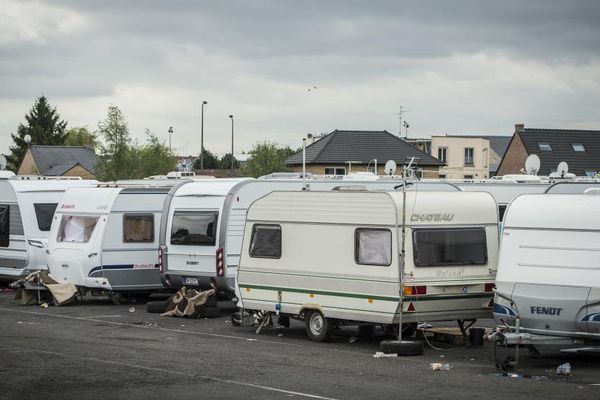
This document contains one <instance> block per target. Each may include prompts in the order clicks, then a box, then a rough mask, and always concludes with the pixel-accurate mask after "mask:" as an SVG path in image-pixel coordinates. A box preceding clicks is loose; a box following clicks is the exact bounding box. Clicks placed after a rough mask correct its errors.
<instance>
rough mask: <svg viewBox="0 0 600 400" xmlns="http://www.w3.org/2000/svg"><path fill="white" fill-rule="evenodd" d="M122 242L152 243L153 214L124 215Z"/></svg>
mask: <svg viewBox="0 0 600 400" xmlns="http://www.w3.org/2000/svg"><path fill="white" fill-rule="evenodd" d="M123 242H124V243H152V242H154V214H124V215H123Z"/></svg>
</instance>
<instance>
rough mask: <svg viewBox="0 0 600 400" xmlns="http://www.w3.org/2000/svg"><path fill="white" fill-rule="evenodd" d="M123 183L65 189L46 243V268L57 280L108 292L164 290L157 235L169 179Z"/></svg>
mask: <svg viewBox="0 0 600 400" xmlns="http://www.w3.org/2000/svg"><path fill="white" fill-rule="evenodd" d="M123 184H124V185H125V186H127V185H126V182H122V185H121V186H116V187H115V186H113V187H110V186H108V187H95V188H77V189H70V190H67V191H66V192H65V195H64V197H63V199H62V201H61V202H60V204H59V206H58V209H57V211H56V215H55V216H54V222H53V223H52V231H51V233H50V240H49V246H48V247H49V255H48V268H49V270H50V274H51V276H52V277H53V278H54V279H55V280H56V281H58V282H61V283H62V282H70V283H73V284H74V285H76V286H78V287H81V288H91V289H102V290H107V291H111V292H124V291H126V292H133V291H138V292H139V291H145V292H147V291H153V290H158V289H162V288H163V285H162V283H161V280H160V274H159V269H158V259H157V252H158V237H159V227H160V224H161V218H162V210H163V203H164V201H165V199H166V198H167V195H168V193H169V190H170V189H171V187H172V185H173V183H172V182H169V183H163V186H161V185H160V183H153V185H155V186H148V187H145V186H142V185H139V184H137V185H136V184H132V185H130V186H129V187H123ZM146 184H148V182H146Z"/></svg>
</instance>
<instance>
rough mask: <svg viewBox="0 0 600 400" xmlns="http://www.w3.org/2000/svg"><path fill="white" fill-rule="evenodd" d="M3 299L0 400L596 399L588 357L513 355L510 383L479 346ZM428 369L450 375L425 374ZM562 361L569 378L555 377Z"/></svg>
mask: <svg viewBox="0 0 600 400" xmlns="http://www.w3.org/2000/svg"><path fill="white" fill-rule="evenodd" d="M13 296H14V293H6V292H3V293H0V352H1V354H2V355H1V356H0V399H19V400H23V399H42V398H43V399H86V400H87V399H138V398H143V399H173V398H177V399H205V398H206V399H261V398H309V399H310V398H313V399H365V398H371V399H396V398H401V399H412V398H414V399H454V398H461V399H480V398H486V399H504V400H505V399H521V398H531V399H534V398H535V399H540V398H544V399H554V398H557V399H558V398H560V399H569V398H576V399H599V398H600V358H593V357H583V356H570V355H569V356H567V355H564V354H560V353H548V354H544V357H543V358H542V359H534V358H531V357H528V356H524V357H522V358H521V362H520V365H519V367H518V369H517V371H516V372H517V373H519V374H520V375H519V377H510V376H503V375H502V374H501V373H499V371H498V370H497V369H496V368H495V367H494V362H493V356H492V351H491V349H492V346H491V345H490V344H486V345H485V346H484V347H483V348H482V347H478V348H474V347H468V348H464V347H461V346H458V345H448V344H444V343H432V344H433V345H434V346H436V347H445V349H444V350H442V351H438V350H433V349H432V348H430V347H426V349H425V354H424V355H423V356H419V357H403V358H384V359H381V358H380V359H377V358H374V357H373V354H374V353H375V352H376V351H378V345H379V341H380V340H381V339H382V338H383V337H382V333H380V334H377V333H376V336H375V337H370V338H365V337H357V335H358V333H357V330H356V329H351V328H344V329H342V330H341V331H340V332H339V333H338V335H337V336H335V337H333V338H332V340H331V341H330V342H327V343H314V342H311V341H310V340H309V339H308V338H307V337H306V334H305V332H304V326H303V324H301V323H300V322H296V321H294V323H293V324H292V326H291V327H290V328H271V329H265V330H263V332H261V333H260V334H259V335H257V334H255V332H254V329H252V328H248V327H234V326H232V325H231V323H230V322H229V318H228V317H229V314H230V313H231V307H226V306H227V304H226V303H220V306H221V307H222V308H223V310H222V313H221V316H220V317H219V318H211V319H199V320H189V319H180V318H168V317H161V316H160V315H159V314H150V313H146V311H145V307H144V304H143V303H140V301H139V300H138V301H137V302H136V303H135V304H133V303H131V304H123V305H113V304H112V303H111V302H110V301H107V300H88V301H86V302H84V303H76V304H72V305H69V306H64V307H52V306H50V307H48V308H42V307H40V306H22V305H20V304H18V303H17V302H16V301H14V300H12V298H13ZM482 323H483V324H485V323H488V324H489V323H491V322H490V321H483V322H482ZM482 323H480V324H479V326H481V325H482ZM437 362H441V363H448V364H449V365H450V370H448V371H432V370H431V369H430V363H437ZM563 362H570V363H571V365H572V376H569V377H564V376H558V375H556V374H555V372H554V371H555V369H556V367H557V366H558V365H559V364H561V363H563ZM521 375H523V377H520V376H521Z"/></svg>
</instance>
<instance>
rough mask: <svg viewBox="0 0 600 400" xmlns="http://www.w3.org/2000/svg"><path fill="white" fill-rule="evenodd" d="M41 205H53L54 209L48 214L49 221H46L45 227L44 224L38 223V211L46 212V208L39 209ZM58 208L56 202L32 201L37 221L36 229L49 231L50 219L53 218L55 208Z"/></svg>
mask: <svg viewBox="0 0 600 400" xmlns="http://www.w3.org/2000/svg"><path fill="white" fill-rule="evenodd" d="M42 206H54V211H52V215H51V216H50V221H48V227H47V229H46V226H45V225H42V224H41V223H40V212H46V211H47V210H41V207H42ZM57 208H58V203H33V210H34V211H35V221H36V222H37V226H38V229H39V230H40V231H41V232H50V228H51V227H52V221H53V220H54V214H55V213H56V209H57Z"/></svg>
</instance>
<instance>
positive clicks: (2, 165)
mask: <svg viewBox="0 0 600 400" xmlns="http://www.w3.org/2000/svg"><path fill="white" fill-rule="evenodd" d="M4 169H6V157H4V156H3V155H2V154H0V171H2V170H4Z"/></svg>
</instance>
